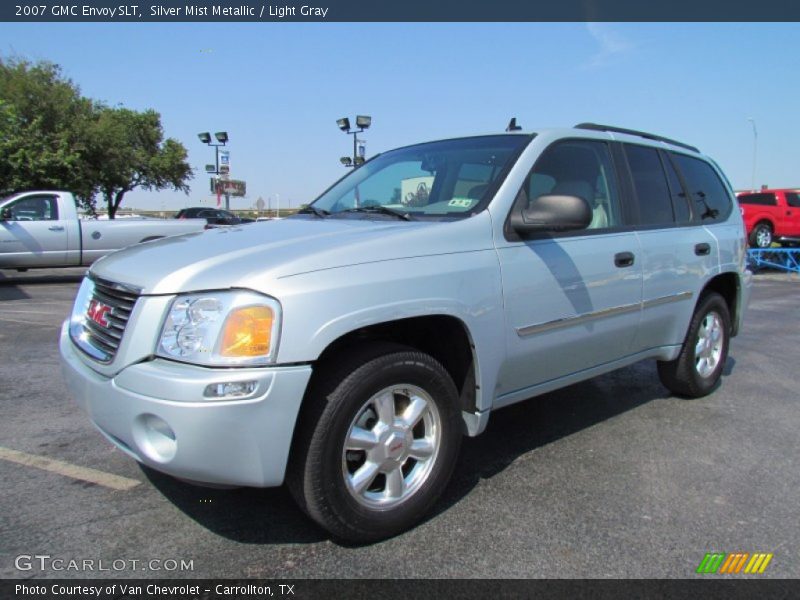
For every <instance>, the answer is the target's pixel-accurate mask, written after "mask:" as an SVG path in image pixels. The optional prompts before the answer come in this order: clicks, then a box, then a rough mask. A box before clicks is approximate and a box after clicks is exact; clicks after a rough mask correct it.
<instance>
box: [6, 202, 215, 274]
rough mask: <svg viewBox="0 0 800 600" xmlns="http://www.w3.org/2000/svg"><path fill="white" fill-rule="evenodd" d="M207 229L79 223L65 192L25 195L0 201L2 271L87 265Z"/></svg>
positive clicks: (191, 222)
mask: <svg viewBox="0 0 800 600" xmlns="http://www.w3.org/2000/svg"><path fill="white" fill-rule="evenodd" d="M205 226H206V220H205V219H181V220H174V219H170V220H161V219H125V220H119V221H98V220H88V219H87V220H81V219H79V218H78V211H77V209H76V204H75V198H74V197H73V195H72V194H71V193H69V192H52V191H33V192H23V193H20V194H14V195H12V196H9V197H8V198H3V199H2V200H0V269H19V270H25V269H29V268H43V267H80V266H87V265H90V264H92V263H93V262H94V261H96V260H97V259H98V258H100V257H102V256H105V255H106V254H108V253H109V252H113V251H114V250H119V249H120V248H124V247H125V246H130V245H131V244H136V243H139V242H147V241H150V240H156V239H159V238H163V237H167V236H171V235H178V234H182V233H191V232H193V231H202V230H203V229H204V228H205Z"/></svg>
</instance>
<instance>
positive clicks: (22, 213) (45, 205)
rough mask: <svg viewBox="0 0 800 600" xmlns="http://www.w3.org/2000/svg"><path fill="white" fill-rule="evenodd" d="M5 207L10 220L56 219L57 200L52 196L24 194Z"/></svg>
mask: <svg viewBox="0 0 800 600" xmlns="http://www.w3.org/2000/svg"><path fill="white" fill-rule="evenodd" d="M6 208H8V209H10V211H11V220H12V221H57V220H58V202H57V200H56V198H55V197H54V196H26V197H24V198H20V199H19V200H17V201H16V202H13V203H12V204H11V205H10V206H7V207H6Z"/></svg>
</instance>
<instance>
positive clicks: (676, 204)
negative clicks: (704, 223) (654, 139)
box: [661, 154, 692, 223]
mask: <svg viewBox="0 0 800 600" xmlns="http://www.w3.org/2000/svg"><path fill="white" fill-rule="evenodd" d="M661 158H662V161H661V162H662V163H663V165H664V170H665V171H666V172H667V182H669V192H670V195H671V196H672V210H673V211H674V212H675V220H676V221H677V222H678V223H688V222H689V221H691V220H692V213H691V211H690V210H689V199H688V198H687V197H686V192H685V191H684V189H683V185H682V184H681V180H680V178H679V177H678V172H677V171H676V170H675V166H674V165H673V164H672V161H671V160H670V159H669V156H667V155H666V154H662V155H661Z"/></svg>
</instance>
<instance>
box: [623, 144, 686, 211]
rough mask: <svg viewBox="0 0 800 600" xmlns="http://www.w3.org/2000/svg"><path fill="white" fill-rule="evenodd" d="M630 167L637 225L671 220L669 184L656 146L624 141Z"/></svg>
mask: <svg viewBox="0 0 800 600" xmlns="http://www.w3.org/2000/svg"><path fill="white" fill-rule="evenodd" d="M625 154H626V155H627V157H628V165H629V166H630V168H631V176H632V177H633V187H634V191H635V192H636V202H637V204H638V206H639V223H640V224H641V225H668V224H670V223H674V222H675V216H674V214H673V212H672V199H671V197H670V189H669V185H667V178H666V175H665V174H664V168H663V167H662V166H661V158H659V156H658V150H656V149H655V148H648V147H646V146H635V145H632V144H625Z"/></svg>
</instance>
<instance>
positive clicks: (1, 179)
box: [0, 58, 193, 219]
mask: <svg viewBox="0 0 800 600" xmlns="http://www.w3.org/2000/svg"><path fill="white" fill-rule="evenodd" d="M186 156H187V152H186V148H185V147H184V146H183V145H182V144H181V143H180V142H178V141H176V140H174V139H167V140H165V139H164V131H163V128H162V126H161V116H160V115H159V114H158V113H157V112H156V111H154V110H145V111H143V112H137V111H134V110H130V109H127V108H123V107H113V108H112V107H108V106H106V105H104V104H102V103H100V102H97V101H93V100H91V99H89V98H85V97H84V96H82V95H81V92H80V89H79V88H78V86H77V85H75V84H74V83H73V82H72V81H71V80H70V79H68V78H66V77H64V75H63V74H62V72H61V68H60V67H59V66H58V65H55V64H53V63H50V62H37V63H31V62H28V61H26V60H20V59H9V60H4V59H2V58H0V196H1V195H6V194H8V193H11V192H17V191H23V190H30V189H63V190H69V191H71V192H73V193H74V194H75V196H76V197H77V198H78V200H79V202H80V204H82V205H83V206H84V207H85V208H87V209H89V210H90V211H91V212H94V206H95V196H96V195H97V194H100V195H102V197H103V199H104V200H105V202H106V204H107V206H108V216H109V218H112V219H113V218H114V216H115V215H116V212H117V209H118V208H119V206H120V204H121V203H122V200H123V197H124V196H125V194H126V193H127V192H129V191H131V190H132V189H134V188H137V187H138V188H142V189H146V190H162V189H167V188H172V189H175V190H181V191H184V192H188V191H189V186H188V185H187V183H186V182H187V180H188V179H190V178H191V177H192V175H193V173H192V169H191V167H190V166H189V164H188V162H187V161H186Z"/></svg>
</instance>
